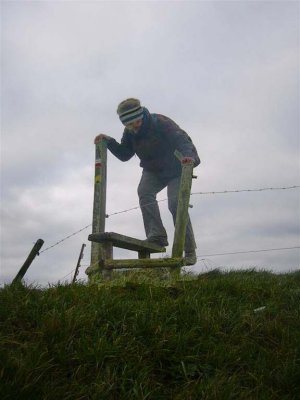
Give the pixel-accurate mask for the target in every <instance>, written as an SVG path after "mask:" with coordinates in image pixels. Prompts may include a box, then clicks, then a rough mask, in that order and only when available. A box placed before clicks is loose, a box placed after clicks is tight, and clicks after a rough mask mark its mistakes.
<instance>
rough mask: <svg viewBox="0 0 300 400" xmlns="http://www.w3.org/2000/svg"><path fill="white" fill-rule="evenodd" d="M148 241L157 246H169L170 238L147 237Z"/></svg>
mask: <svg viewBox="0 0 300 400" xmlns="http://www.w3.org/2000/svg"><path fill="white" fill-rule="evenodd" d="M145 242H146V243H150V244H156V246H160V247H167V246H169V243H168V240H167V239H165V238H160V239H146V240H145Z"/></svg>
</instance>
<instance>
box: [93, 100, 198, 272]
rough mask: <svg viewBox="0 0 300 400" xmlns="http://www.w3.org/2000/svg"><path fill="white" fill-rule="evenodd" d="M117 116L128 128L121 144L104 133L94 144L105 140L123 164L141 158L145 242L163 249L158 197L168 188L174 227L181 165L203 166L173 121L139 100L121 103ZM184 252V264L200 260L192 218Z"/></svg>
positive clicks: (162, 230) (163, 229) (140, 185)
mask: <svg viewBox="0 0 300 400" xmlns="http://www.w3.org/2000/svg"><path fill="white" fill-rule="evenodd" d="M117 113H118V115H119V118H120V120H121V122H122V124H123V125H124V126H125V129H124V132H123V136H122V139H121V143H118V142H117V141H116V140H115V139H114V138H112V137H110V136H108V135H105V134H99V135H97V136H96V138H95V140H94V143H95V144H96V143H98V142H99V141H100V140H102V139H105V140H106V141H107V148H108V149H109V150H110V151H111V153H112V154H113V155H114V156H116V157H117V158H118V159H119V160H121V161H128V160H129V159H131V157H133V156H134V155H135V154H136V155H137V156H138V157H139V158H140V166H141V167H142V168H143V172H142V177H141V180H140V183H139V186H138V196H139V202H140V207H141V211H142V216H143V221H144V227H145V232H146V237H147V239H146V241H147V242H150V243H155V244H157V245H159V246H162V247H164V246H168V238H167V232H166V230H165V228H164V226H163V223H162V220H161V216H160V211H159V207H158V204H157V201H156V195H157V193H159V192H160V191H161V190H163V189H164V188H165V187H167V193H168V207H169V210H170V212H171V214H172V216H173V221H174V225H175V221H176V210H177V201H178V192H179V188H180V177H181V170H182V167H181V164H193V165H194V167H197V166H198V165H199V164H200V159H199V156H198V153H197V150H196V148H195V146H194V144H193V142H192V140H191V138H190V137H189V136H188V134H187V133H186V132H185V131H183V130H182V129H181V128H180V127H179V126H178V125H177V124H176V123H175V122H174V121H172V120H171V119H170V118H168V117H166V116H164V115H161V114H151V113H150V112H149V111H148V109H147V108H146V107H142V106H141V103H140V101H139V100H138V99H134V98H130V99H126V100H124V101H122V102H121V103H120V104H119V106H118V108H117ZM175 150H178V151H179V152H180V153H181V154H182V155H183V159H182V160H181V162H180V161H179V160H178V159H177V158H176V157H175V155H174V151H175ZM184 250H185V265H194V264H195V263H196V261H197V257H196V242H195V238H194V233H193V228H192V224H191V221H190V218H188V223H187V228H186V237H185V247H184Z"/></svg>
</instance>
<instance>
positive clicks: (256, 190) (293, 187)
mask: <svg viewBox="0 0 300 400" xmlns="http://www.w3.org/2000/svg"><path fill="white" fill-rule="evenodd" d="M298 188H300V186H299V185H294V186H285V187H265V188H257V189H236V190H223V191H211V192H193V193H191V196H192V195H215V194H230V193H243V192H263V191H267V190H290V189H298ZM167 200H168V198H165V199H160V200H156V201H152V202H150V203H147V204H144V205H143V206H144V207H145V206H148V205H151V204H155V203H156V202H157V203H161V202H163V201H167ZM139 208H141V206H135V207H131V208H127V209H125V210H121V211H116V212H114V213H111V214H106V218H108V217H112V216H114V215H118V214H124V213H127V212H129V211H133V210H137V209H139ZM90 226H92V224H89V225H86V226H85V227H83V228H81V229H79V230H78V231H76V232H73V233H71V234H70V235H68V236H66V237H65V238H63V239H61V240H59V241H57V242H56V243H54V244H53V245H51V246H49V247H47V248H46V249H44V250H42V251H40V252H39V254H42V253H44V252H45V251H48V250H50V249H52V248H53V247H55V246H57V245H59V244H60V243H62V242H64V241H65V240H67V239H70V238H71V237H72V236H75V235H77V234H78V233H80V232H82V231H84V230H85V229H87V228H89V227H90Z"/></svg>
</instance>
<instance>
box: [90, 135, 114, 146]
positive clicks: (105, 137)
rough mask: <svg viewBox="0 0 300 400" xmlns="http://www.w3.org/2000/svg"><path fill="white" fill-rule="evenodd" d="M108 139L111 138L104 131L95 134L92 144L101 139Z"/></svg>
mask: <svg viewBox="0 0 300 400" xmlns="http://www.w3.org/2000/svg"><path fill="white" fill-rule="evenodd" d="M103 139H104V140H110V139H112V138H111V137H110V136H108V135H104V133H100V134H99V135H97V136H96V137H95V139H94V144H97V143H99V142H100V141H101V140H103Z"/></svg>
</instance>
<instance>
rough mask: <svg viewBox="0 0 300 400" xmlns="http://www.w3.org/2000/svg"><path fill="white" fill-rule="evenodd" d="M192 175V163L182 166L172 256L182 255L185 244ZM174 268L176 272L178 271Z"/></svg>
mask: <svg viewBox="0 0 300 400" xmlns="http://www.w3.org/2000/svg"><path fill="white" fill-rule="evenodd" d="M192 177H193V164H186V165H183V166H182V174H181V181H180V189H179V193H178V204H177V213H176V223H175V233H174V242H173V248H172V258H177V257H182V256H183V249H184V244H185V235H186V226H187V222H188V215H189V214H188V208H189V201H190V195H191V187H192ZM179 271H180V269H179V270H176V272H179Z"/></svg>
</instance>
